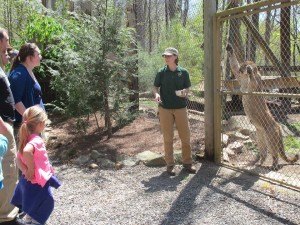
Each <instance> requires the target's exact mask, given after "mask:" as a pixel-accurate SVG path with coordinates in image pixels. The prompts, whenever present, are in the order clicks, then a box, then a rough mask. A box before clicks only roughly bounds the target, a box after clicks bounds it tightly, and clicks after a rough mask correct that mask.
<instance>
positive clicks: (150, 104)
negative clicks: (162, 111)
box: [140, 98, 157, 109]
mask: <svg viewBox="0 0 300 225" xmlns="http://www.w3.org/2000/svg"><path fill="white" fill-rule="evenodd" d="M140 107H142V108H153V109H156V108H157V103H156V102H155V101H154V100H153V99H147V98H145V99H140Z"/></svg>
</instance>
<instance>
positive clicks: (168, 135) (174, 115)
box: [158, 107, 192, 166]
mask: <svg viewBox="0 0 300 225" xmlns="http://www.w3.org/2000/svg"><path fill="white" fill-rule="evenodd" d="M158 112H159V120H160V126H161V130H162V133H163V138H164V149H165V161H166V164H167V166H173V165H174V164H175V161H174V155H173V138H174V123H175V125H176V128H177V130H178V135H179V138H180V140H181V147H182V163H183V164H192V151H191V144H190V128H189V121H188V116H187V109H186V108H182V109H165V108H163V107H159V108H158Z"/></svg>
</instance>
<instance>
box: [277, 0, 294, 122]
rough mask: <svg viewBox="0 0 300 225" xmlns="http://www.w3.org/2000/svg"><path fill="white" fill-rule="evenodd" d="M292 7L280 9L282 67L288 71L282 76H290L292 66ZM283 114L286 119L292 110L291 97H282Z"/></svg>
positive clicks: (287, 90)
mask: <svg viewBox="0 0 300 225" xmlns="http://www.w3.org/2000/svg"><path fill="white" fill-rule="evenodd" d="M290 19H291V7H290V6H288V7H285V8H281V11H280V42H281V44H280V56H281V63H282V67H283V68H284V70H285V71H286V72H285V73H284V74H280V76H290V67H291V38H290V37H291V36H290V35H291V22H290ZM279 91H280V92H284V93H286V92H288V93H289V92H291V89H287V88H285V89H282V90H279ZM281 103H282V107H281V108H282V109H283V112H282V115H283V116H284V118H283V119H284V120H285V119H286V117H287V114H288V113H289V112H290V111H291V107H292V104H291V103H292V102H291V98H282V100H281Z"/></svg>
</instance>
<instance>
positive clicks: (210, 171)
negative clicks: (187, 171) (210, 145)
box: [160, 162, 220, 225]
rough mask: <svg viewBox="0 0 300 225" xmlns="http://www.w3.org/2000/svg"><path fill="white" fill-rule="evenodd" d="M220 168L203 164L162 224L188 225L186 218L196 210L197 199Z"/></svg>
mask: <svg viewBox="0 0 300 225" xmlns="http://www.w3.org/2000/svg"><path fill="white" fill-rule="evenodd" d="M219 168H220V167H219V166H217V165H214V166H211V165H210V163H205V162H204V163H202V164H201V167H200V168H199V170H198V171H197V173H196V174H195V175H194V177H193V178H192V179H191V180H190V182H189V183H188V184H187V185H186V187H185V188H184V189H183V190H182V192H181V193H180V195H179V196H178V198H177V199H176V201H175V202H174V203H173V204H172V207H171V209H170V211H169V212H168V213H167V215H166V216H165V219H164V220H163V221H162V222H161V223H160V224H166V225H167V224H186V223H185V222H186V220H185V218H187V217H188V215H189V213H190V212H192V211H193V210H194V207H195V206H194V202H195V199H196V197H197V196H198V194H199V193H200V192H201V190H202V188H203V187H207V186H209V184H210V183H211V181H212V180H213V179H214V178H215V176H216V175H217V173H218V171H219ZM178 212H180V213H178ZM174 221H176V222H174ZM170 222H171V223H170Z"/></svg>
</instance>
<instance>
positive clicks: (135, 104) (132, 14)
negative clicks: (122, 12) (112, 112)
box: [127, 1, 144, 113]
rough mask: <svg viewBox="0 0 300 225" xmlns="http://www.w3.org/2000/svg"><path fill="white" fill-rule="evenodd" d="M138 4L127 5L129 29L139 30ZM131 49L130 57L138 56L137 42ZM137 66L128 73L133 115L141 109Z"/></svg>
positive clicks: (133, 43) (131, 67)
mask: <svg viewBox="0 0 300 225" xmlns="http://www.w3.org/2000/svg"><path fill="white" fill-rule="evenodd" d="M137 2H139V1H135V3H133V4H128V5H127V27H132V28H137V26H138V24H136V21H137V19H136V18H137V15H138V14H139V12H138V11H137V10H134V8H136V6H137V5H136V3H137ZM137 4H139V3H137ZM142 5H143V4H142ZM143 39H144V38H143ZM129 47H130V49H131V51H130V56H131V57H132V56H134V55H137V53H138V52H137V44H136V42H135V41H134V42H132V43H130V46H129ZM136 58H137V57H136ZM137 65H138V62H137V61H136V63H135V64H134V65H131V66H130V69H129V71H128V76H129V82H128V89H129V90H130V91H132V92H133V94H131V95H130V96H129V101H130V103H131V106H130V108H129V111H130V112H132V113H135V112H137V111H138V109H139V85H138V77H137V76H136V74H138V68H137Z"/></svg>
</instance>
